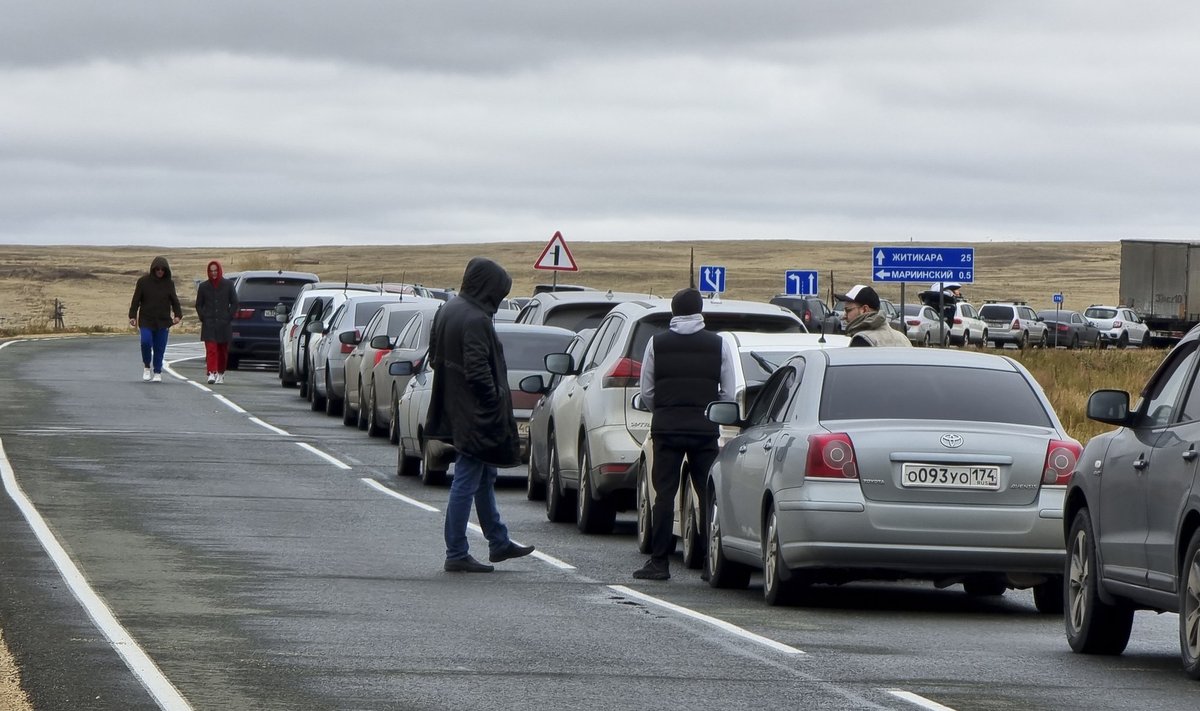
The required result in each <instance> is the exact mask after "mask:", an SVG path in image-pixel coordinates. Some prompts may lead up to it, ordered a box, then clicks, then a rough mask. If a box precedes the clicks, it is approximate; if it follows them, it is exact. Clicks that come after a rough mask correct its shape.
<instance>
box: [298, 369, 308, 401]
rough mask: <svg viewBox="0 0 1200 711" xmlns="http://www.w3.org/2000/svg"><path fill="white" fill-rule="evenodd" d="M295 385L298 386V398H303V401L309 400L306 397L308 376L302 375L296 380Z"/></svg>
mask: <svg viewBox="0 0 1200 711" xmlns="http://www.w3.org/2000/svg"><path fill="white" fill-rule="evenodd" d="M296 384H297V385H299V386H300V390H299V392H298V393H297V394H298V395H299V396H300V397H302V398H304V399H305V400H307V399H309V397H308V375H303V376H300V377H298V378H297V379H296Z"/></svg>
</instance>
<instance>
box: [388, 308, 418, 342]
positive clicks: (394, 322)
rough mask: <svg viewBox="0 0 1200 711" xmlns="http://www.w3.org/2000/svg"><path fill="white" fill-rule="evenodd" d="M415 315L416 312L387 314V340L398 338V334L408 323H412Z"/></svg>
mask: <svg viewBox="0 0 1200 711" xmlns="http://www.w3.org/2000/svg"><path fill="white" fill-rule="evenodd" d="M416 315H417V312H416V311H393V312H392V313H390V314H388V323H387V335H388V338H395V337H396V336H399V335H400V332H401V331H403V330H404V327H405V326H407V325H408V322H409V321H412V320H413V316H416Z"/></svg>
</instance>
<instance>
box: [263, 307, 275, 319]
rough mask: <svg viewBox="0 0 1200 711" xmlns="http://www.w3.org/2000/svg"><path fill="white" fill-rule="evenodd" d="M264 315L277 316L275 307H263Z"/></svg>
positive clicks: (268, 316)
mask: <svg viewBox="0 0 1200 711" xmlns="http://www.w3.org/2000/svg"><path fill="white" fill-rule="evenodd" d="M263 316H266V317H267V318H275V309H263Z"/></svg>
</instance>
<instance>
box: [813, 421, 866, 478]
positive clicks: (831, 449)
mask: <svg viewBox="0 0 1200 711" xmlns="http://www.w3.org/2000/svg"><path fill="white" fill-rule="evenodd" d="M806 467H807V468H806V469H805V472H804V475H805V476H808V477H823V478H829V479H857V478H858V462H857V461H855V459H854V443H853V442H851V441H850V435H848V434H846V433H844V432H833V433H830V434H815V435H809V436H808V462H807V465H806Z"/></svg>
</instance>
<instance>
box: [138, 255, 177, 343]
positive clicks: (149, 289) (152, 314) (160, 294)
mask: <svg viewBox="0 0 1200 711" xmlns="http://www.w3.org/2000/svg"><path fill="white" fill-rule="evenodd" d="M158 267H162V268H163V275H162V276H158V275H157V274H155V273H154V270H155V269H156V268H158ZM172 315H174V316H175V318H183V308H182V307H181V306H180V305H179V296H178V295H176V293H175V282H174V281H172V279H171V265H170V264H167V258H166V257H155V258H154V261H152V262H150V272H149V273H147V274H144V275H143V276H142V277H141V278H140V279H138V280H137V286H135V287H134V288H133V300H131V301H130V302H129V318H131V319H132V318H136V319H137V321H138V327H139V328H170V327H171V325H172V318H171V317H172Z"/></svg>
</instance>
